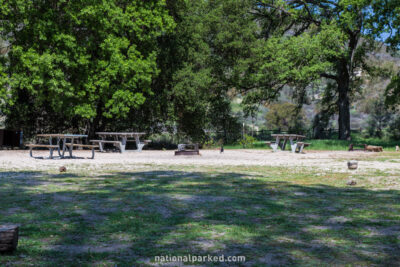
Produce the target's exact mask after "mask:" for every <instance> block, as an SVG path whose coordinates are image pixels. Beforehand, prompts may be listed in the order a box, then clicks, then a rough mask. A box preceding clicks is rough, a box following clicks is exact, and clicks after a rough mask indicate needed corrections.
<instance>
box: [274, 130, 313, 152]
mask: <svg viewBox="0 0 400 267" xmlns="http://www.w3.org/2000/svg"><path fill="white" fill-rule="evenodd" d="M271 136H272V137H275V142H267V143H268V144H269V145H270V146H271V148H272V149H273V151H274V152H276V151H277V150H278V147H279V148H280V149H281V150H285V149H286V144H287V141H289V142H290V147H291V150H292V152H293V153H295V152H298V153H301V152H303V149H304V147H307V146H309V145H310V144H309V143H304V142H301V141H302V140H303V139H305V138H306V137H305V136H304V135H299V134H271Z"/></svg>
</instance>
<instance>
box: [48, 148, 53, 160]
mask: <svg viewBox="0 0 400 267" xmlns="http://www.w3.org/2000/svg"><path fill="white" fill-rule="evenodd" d="M49 158H50V159H53V148H50V157H49Z"/></svg>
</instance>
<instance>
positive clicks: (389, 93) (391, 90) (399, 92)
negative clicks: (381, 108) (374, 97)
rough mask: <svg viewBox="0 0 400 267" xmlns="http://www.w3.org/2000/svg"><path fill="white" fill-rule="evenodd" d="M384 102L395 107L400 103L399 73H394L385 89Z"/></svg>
mask: <svg viewBox="0 0 400 267" xmlns="http://www.w3.org/2000/svg"><path fill="white" fill-rule="evenodd" d="M385 104H386V105H387V106H389V107H391V108H395V107H397V106H398V105H399V104H400V73H398V74H397V75H395V76H394V77H393V78H392V80H391V82H390V84H389V85H388V86H387V88H386V91H385Z"/></svg>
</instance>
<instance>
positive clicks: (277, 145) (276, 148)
mask: <svg viewBox="0 0 400 267" xmlns="http://www.w3.org/2000/svg"><path fill="white" fill-rule="evenodd" d="M280 142H281V140H280V139H279V136H277V137H276V139H275V144H276V147H275V149H274V148H273V149H274V152H276V151H277V150H278V147H280V146H281V144H280Z"/></svg>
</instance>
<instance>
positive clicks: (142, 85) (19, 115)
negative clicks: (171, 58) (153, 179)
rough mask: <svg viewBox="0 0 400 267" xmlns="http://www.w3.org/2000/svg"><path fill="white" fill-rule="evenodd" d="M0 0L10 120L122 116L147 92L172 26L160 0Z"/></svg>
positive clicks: (3, 63)
mask: <svg viewBox="0 0 400 267" xmlns="http://www.w3.org/2000/svg"><path fill="white" fill-rule="evenodd" d="M0 6H1V9H0V16H1V17H2V20H1V26H0V30H1V31H0V33H1V36H0V37H1V38H6V39H7V40H8V41H9V42H10V43H11V50H10V52H9V54H8V57H7V58H5V59H3V60H2V67H3V68H4V69H5V70H6V72H7V73H8V74H9V80H8V82H7V84H8V86H9V87H10V91H9V92H10V94H11V100H12V101H11V102H10V105H8V106H7V109H6V111H7V114H8V115H9V117H8V118H9V122H12V123H15V124H25V125H26V124H30V125H32V124H34V123H35V122H36V121H37V120H38V119H39V118H40V117H42V119H43V120H44V121H46V123H48V124H54V123H55V122H57V123H59V124H61V125H63V124H68V121H71V120H79V121H84V120H83V119H86V120H87V121H88V122H93V121H95V122H96V124H97V125H94V127H99V125H98V124H99V123H100V121H101V120H103V118H115V119H119V118H124V117H126V116H127V115H128V113H129V112H130V111H131V110H133V109H137V108H138V107H140V106H141V105H143V104H144V103H145V100H146V98H147V97H148V96H149V95H151V94H152V91H151V83H152V79H153V78H154V77H155V76H156V75H157V73H158V69H157V64H156V58H157V43H156V38H158V37H160V36H161V35H162V34H165V33H166V32H168V31H170V30H171V29H172V28H173V26H174V22H173V20H172V19H171V17H170V16H169V15H168V13H167V10H166V8H165V2H164V1H162V0H152V1H100V0H95V1H83V2H82V1H81V2H76V1H50V0H48V1H41V2H37V1H34V2H32V1H20V0H12V1H2V2H1V5H0ZM16 29H18V30H16ZM2 80H3V79H2ZM3 83H4V80H3ZM3 88H4V87H3ZM3 90H4V89H3ZM50 114H58V116H56V117H58V118H59V119H61V121H60V120H56V121H53V120H52V119H51V118H52V116H51V115H50ZM27 119H28V121H26V120H27ZM102 127H105V126H104V125H103V126H102Z"/></svg>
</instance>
